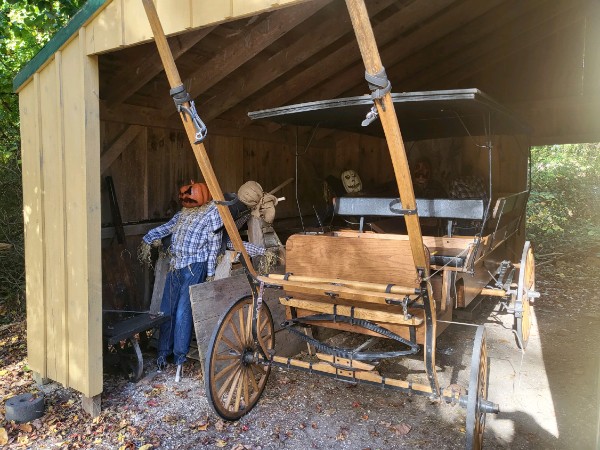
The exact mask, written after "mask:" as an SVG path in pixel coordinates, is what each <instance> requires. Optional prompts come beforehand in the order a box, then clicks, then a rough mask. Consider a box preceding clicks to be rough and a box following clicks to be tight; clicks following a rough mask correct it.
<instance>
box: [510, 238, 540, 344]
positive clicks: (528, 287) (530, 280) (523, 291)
mask: <svg viewBox="0 0 600 450" xmlns="http://www.w3.org/2000/svg"><path fill="white" fill-rule="evenodd" d="M537 296H538V294H537V292H535V258H534V256H533V247H532V246H531V243H530V242H529V241H527V242H525V246H524V247H523V255H522V256H521V264H520V268H519V285H518V287H517V295H516V301H515V329H516V331H517V345H518V346H519V348H521V349H525V348H526V347H527V343H528V342H529V332H530V331H531V303H530V299H531V298H535V297H537Z"/></svg>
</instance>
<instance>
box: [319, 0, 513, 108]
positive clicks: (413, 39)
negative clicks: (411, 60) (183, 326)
mask: <svg viewBox="0 0 600 450" xmlns="http://www.w3.org/2000/svg"><path fill="white" fill-rule="evenodd" d="M503 1H504V0H487V1H484V2H482V1H480V0H475V1H472V0H469V1H465V2H462V3H460V4H458V5H456V6H454V7H452V8H448V9H447V10H445V11H444V13H443V14H440V15H439V16H437V17H435V18H433V19H432V20H431V21H429V22H427V23H426V24H424V25H423V26H422V27H420V28H418V29H416V30H414V32H412V33H410V34H409V35H407V36H403V37H402V38H398V39H395V40H394V41H392V42H391V43H390V44H389V45H387V46H381V45H380V48H381V49H382V50H381V60H382V62H383V64H384V65H385V66H386V71H387V73H388V78H389V79H390V81H391V82H392V91H393V92H403V91H409V90H410V89H408V88H407V87H406V86H405V85H404V84H402V83H399V82H398V80H397V78H395V77H393V76H391V75H392V71H391V70H389V68H392V67H394V65H396V64H398V63H399V62H401V61H402V60H403V59H405V58H407V57H409V56H410V55H414V54H419V53H420V52H421V51H422V50H423V49H424V48H426V47H427V46H428V45H430V44H431V43H433V42H436V41H438V40H440V39H444V37H445V36H446V34H447V33H448V30H449V29H456V28H462V27H466V26H468V24H469V23H470V22H472V21H473V20H474V19H476V18H477V17H481V16H482V15H484V14H486V13H487V12H488V11H490V9H492V8H494V7H496V6H498V5H500V4H501V3H503ZM363 71H364V68H363V66H362V64H361V63H360V62H359V63H357V64H354V65H352V66H351V67H348V68H347V69H346V70H345V71H344V72H345V74H344V75H341V76H335V77H333V79H332V80H328V81H325V82H324V83H322V84H321V85H319V86H318V87H317V89H315V90H313V91H312V92H311V95H312V96H313V97H314V98H335V97H340V96H344V95H357V92H360V91H361V90H362V91H363V92H365V93H367V91H368V89H367V84H366V82H365V81H364V80H362V79H361V78H362V76H361V74H362V72H363ZM334 80H335V81H334Z"/></svg>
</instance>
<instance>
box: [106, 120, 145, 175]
mask: <svg viewBox="0 0 600 450" xmlns="http://www.w3.org/2000/svg"><path fill="white" fill-rule="evenodd" d="M142 129H143V127H141V126H139V125H129V126H128V127H127V128H126V129H125V130H124V131H123V132H122V133H121V134H120V135H119V137H118V138H116V139H115V140H114V141H113V142H112V143H111V145H110V146H109V147H108V148H107V149H106V150H105V151H104V152H103V153H102V156H101V158H100V173H104V172H105V171H106V169H108V168H109V167H110V165H111V164H112V163H113V162H114V161H115V159H117V158H118V157H119V156H120V155H121V153H123V151H124V150H125V149H126V148H127V147H128V146H129V145H130V144H131V143H132V142H133V140H134V139H135V138H136V137H137V135H138V134H139V133H140V132H141V131H142Z"/></svg>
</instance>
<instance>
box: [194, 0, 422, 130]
mask: <svg viewBox="0 0 600 450" xmlns="http://www.w3.org/2000/svg"><path fill="white" fill-rule="evenodd" d="M412 1H413V0H404V1H403V2H401V3H408V2H412ZM396 2H397V0H375V1H371V2H369V4H368V7H369V13H370V14H371V15H376V14H378V13H379V12H381V11H383V10H384V9H385V8H387V7H388V6H390V5H391V4H392V3H396ZM351 32H352V24H351V23H350V17H349V16H348V15H347V14H344V15H343V16H342V17H339V15H332V17H330V18H329V19H328V20H327V21H324V22H321V23H319V24H318V25H317V26H315V27H314V28H311V29H310V34H308V35H306V36H304V37H303V38H302V39H301V40H297V41H295V42H293V43H292V44H291V45H289V46H288V47H285V48H283V49H282V50H280V51H279V52H277V53H276V54H274V55H273V56H271V57H269V59H268V61H267V63H266V64H261V65H259V66H258V67H256V69H254V70H253V71H251V72H247V73H244V74H243V75H242V76H240V77H236V78H234V79H232V80H231V81H228V82H224V83H222V84H221V85H220V86H219V88H220V89H221V90H222V91H224V92H232V93H235V95H229V96H220V97H213V98H210V99H208V100H207V101H203V102H202V103H201V107H199V109H201V111H202V117H203V119H205V120H207V121H209V120H211V119H213V118H215V117H218V116H219V115H221V114H222V113H224V112H225V111H228V110H229V109H231V108H233V107H234V106H236V105H237V104H238V103H242V101H243V100H242V99H241V98H240V97H239V94H241V93H243V95H244V96H246V97H249V96H251V95H252V94H254V93H255V92H257V91H259V90H260V89H262V88H264V87H265V86H267V85H268V84H269V83H271V82H273V81H274V80H276V79H277V78H279V77H280V76H281V75H282V74H284V73H286V72H288V71H290V70H293V69H294V68H295V67H297V66H298V65H300V64H302V63H303V62H304V61H306V60H307V59H309V58H310V57H312V56H314V55H315V54H317V53H318V52H320V51H322V50H323V49H325V48H326V47H328V46H329V45H331V44H333V43H335V42H337V41H339V40H341V39H344V38H347V39H348V40H350V39H355V38H354V35H353V34H352V33H351Z"/></svg>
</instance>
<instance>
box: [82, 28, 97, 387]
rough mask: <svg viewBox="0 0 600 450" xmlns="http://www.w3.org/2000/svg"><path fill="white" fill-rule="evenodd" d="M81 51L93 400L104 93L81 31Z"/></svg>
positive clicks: (85, 343)
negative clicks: (101, 100) (100, 93)
mask: <svg viewBox="0 0 600 450" xmlns="http://www.w3.org/2000/svg"><path fill="white" fill-rule="evenodd" d="M79 41H80V43H81V45H80V47H79V51H80V56H79V62H80V64H81V72H82V79H83V82H82V84H81V91H80V97H81V98H83V105H84V111H83V126H84V130H85V133H84V135H83V142H82V148H83V149H84V152H82V153H83V157H84V158H85V161H83V167H85V169H86V171H85V176H84V177H82V180H83V181H84V182H85V185H84V186H82V188H84V189H85V205H86V208H85V209H82V210H81V217H82V218H83V220H82V226H85V233H86V235H85V238H84V239H82V242H83V243H85V246H82V247H83V248H86V250H87V251H86V252H85V257H86V260H85V267H86V270H85V271H84V272H83V273H84V274H85V276H86V279H85V281H83V282H82V286H84V287H85V290H84V291H83V292H82V297H83V299H82V298H80V299H78V300H79V301H80V302H84V305H85V306H84V309H83V310H82V312H83V315H84V317H83V318H82V321H83V323H87V330H86V335H85V337H84V338H83V339H82V341H81V342H80V343H79V345H81V346H82V347H84V348H85V349H86V356H87V359H86V361H85V364H84V368H85V370H87V374H86V375H87V376H86V377H85V379H84V382H85V385H83V386H81V387H77V389H78V390H80V391H81V392H82V393H83V394H84V395H85V396H87V397H93V396H95V395H98V394H100V393H101V392H102V381H103V376H102V269H101V267H102V264H101V253H102V252H101V248H100V247H101V238H100V236H101V230H100V211H101V207H100V106H99V102H98V95H97V92H98V91H99V90H100V82H99V79H98V58H97V57H96V56H93V57H88V56H87V53H86V50H85V47H84V45H83V43H84V42H85V41H86V30H85V28H82V29H80V30H79Z"/></svg>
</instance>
